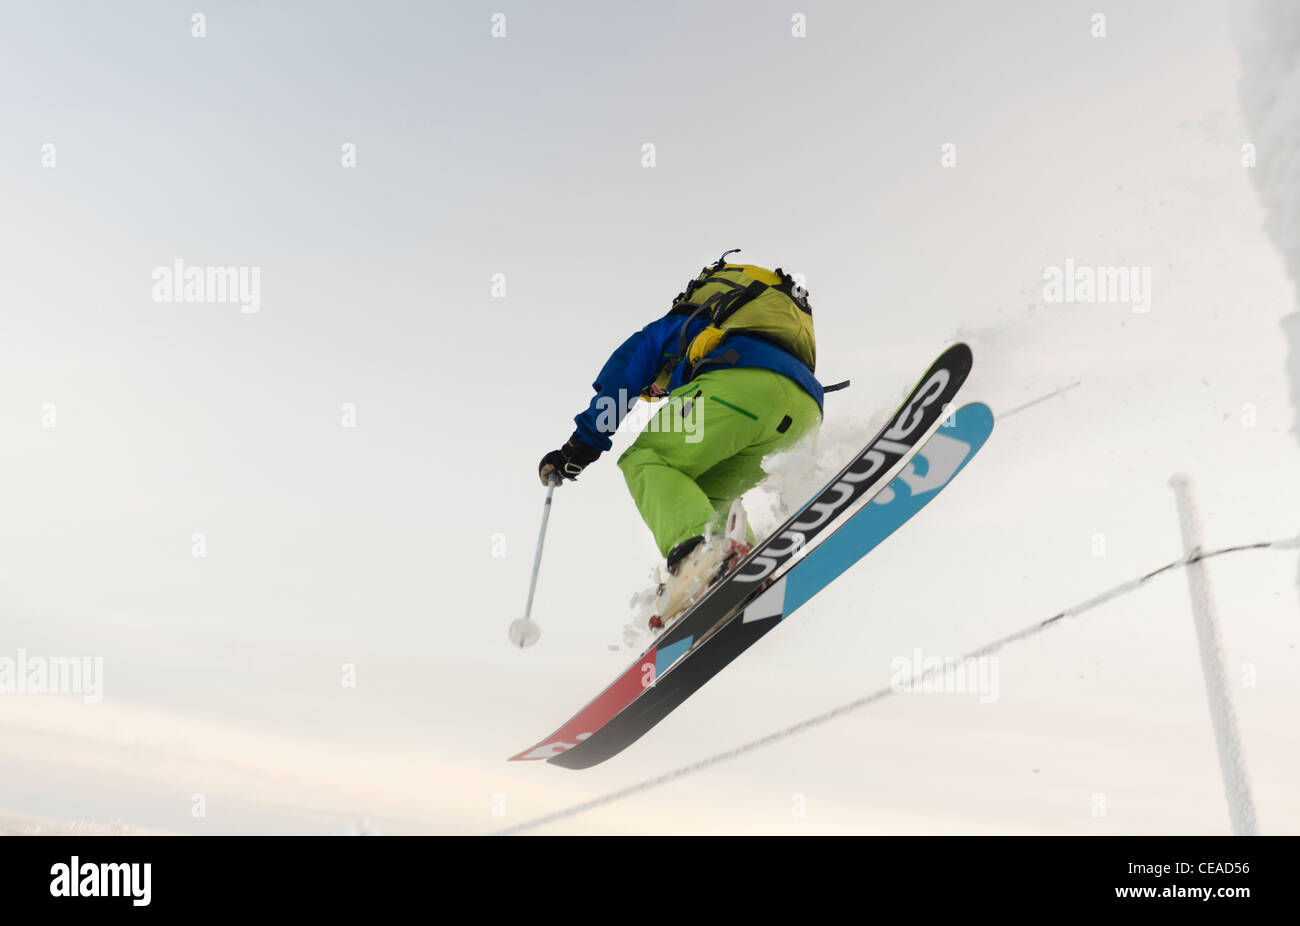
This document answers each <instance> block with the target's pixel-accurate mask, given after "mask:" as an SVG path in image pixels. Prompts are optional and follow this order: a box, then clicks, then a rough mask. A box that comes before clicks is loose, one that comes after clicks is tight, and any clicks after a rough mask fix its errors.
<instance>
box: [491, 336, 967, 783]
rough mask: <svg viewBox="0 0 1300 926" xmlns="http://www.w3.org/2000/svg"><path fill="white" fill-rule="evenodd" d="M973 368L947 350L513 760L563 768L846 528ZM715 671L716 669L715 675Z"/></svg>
mask: <svg viewBox="0 0 1300 926" xmlns="http://www.w3.org/2000/svg"><path fill="white" fill-rule="evenodd" d="M972 362H973V358H972V356H971V352H970V348H969V347H967V346H966V345H965V344H955V345H953V346H952V347H950V348H948V349H947V350H946V351H944V352H943V354H941V355H940V356H939V358H938V359H937V360H935V362H934V363H933V364H932V365H931V366H930V368H929V369H928V370H927V371H926V373H925V375H924V376H923V377H922V378H921V380H920V382H919V383H918V384H917V385H916V387H915V388H914V389H913V390H912V392H911V393H910V394H909V395H908V397H907V398H906V399H905V400H904V401H903V403H902V405H900V406H899V408H898V410H897V411H896V412H895V413H894V415H893V416H892V417H891V418H890V420H889V421H888V423H886V425H885V426H884V427H883V428H882V429H881V431H880V433H878V434H877V435H876V436H875V437H874V438H872V440H871V441H870V442H868V444H867V445H866V447H865V448H864V449H863V451H862V452H861V453H860V454H858V455H857V456H856V457H854V458H853V459H852V460H851V461H850V462H849V463H848V465H847V466H845V467H844V469H842V470H841V471H840V473H839V474H838V475H837V476H836V477H835V478H834V479H832V480H831V481H830V483H828V484H827V485H826V486H825V487H824V488H823V489H822V490H821V491H820V492H818V493H817V495H815V496H814V497H813V498H812V499H811V500H809V501H808V502H807V503H806V504H805V505H804V506H803V507H802V508H801V509H800V510H799V511H797V512H796V513H795V514H794V515H792V516H791V517H790V518H789V519H788V520H787V521H786V522H785V523H784V524H783V525H781V527H779V528H778V529H777V530H775V531H774V532H773V533H772V534H771V535H770V536H769V537H767V538H766V539H765V540H763V541H762V542H761V543H758V544H756V545H755V547H754V549H753V550H752V551H750V553H749V554H748V555H747V556H746V557H745V559H744V560H743V561H742V562H741V563H740V564H739V565H738V566H737V567H736V569H735V570H733V571H732V572H731V573H730V574H728V575H727V577H726V578H725V579H723V581H721V582H719V583H718V584H717V585H715V586H713V587H712V588H711V589H709V591H708V592H707V593H706V594H705V595H704V596H703V597H702V598H701V599H700V600H699V601H697V602H695V603H694V604H693V605H692V606H691V607H690V608H689V609H688V610H687V611H686V612H685V613H684V614H682V615H681V616H680V617H679V618H678V619H677V620H675V621H674V622H673V623H672V624H671V625H669V627H668V628H667V629H666V630H665V631H664V632H663V633H662V634H660V636H659V637H658V638H657V639H656V640H655V642H654V643H653V644H652V645H651V646H650V647H649V648H648V649H647V650H646V651H645V652H644V653H643V654H642V655H641V658H640V659H638V660H637V661H636V662H634V663H633V664H632V665H631V666H630V667H629V668H628V669H627V670H626V671H625V672H624V673H623V674H622V675H620V676H619V677H618V679H616V680H615V681H614V683H613V684H612V685H610V686H609V687H608V688H606V689H605V690H604V691H603V692H601V694H600V695H599V696H597V697H596V698H595V699H594V700H593V701H591V702H590V703H589V704H588V705H587V706H586V707H584V708H583V709H582V710H581V711H579V712H578V713H577V714H575V715H574V716H573V717H572V718H571V719H570V720H569V721H568V722H567V723H565V724H564V725H563V726H561V727H560V728H559V729H558V730H556V731H555V732H554V733H553V734H551V736H549V737H547V738H546V739H545V740H543V741H542V742H540V743H538V744H537V745H536V746H533V747H532V748H530V749H527V750H525V751H523V752H521V753H519V754H518V755H515V756H512V757H511V761H530V760H531V761H536V760H541V759H547V760H551V761H555V762H556V764H564V763H561V762H559V761H558V760H559V758H560V757H561V756H562V755H563V754H564V753H566V752H568V751H571V750H576V749H577V747H579V746H580V745H581V744H584V743H585V742H586V741H587V740H589V739H591V738H592V737H593V736H595V735H596V733H597V732H598V731H600V730H601V729H602V728H603V727H604V726H605V725H606V724H608V723H609V722H610V721H612V720H613V719H614V718H615V717H616V716H618V715H619V714H620V713H621V712H623V711H624V710H625V709H626V708H628V707H629V706H630V705H632V704H633V702H635V701H637V700H638V699H639V698H640V697H641V696H642V695H643V694H644V693H645V692H647V691H649V690H650V689H651V688H652V687H654V686H657V685H658V683H659V682H660V681H661V680H662V679H663V678H664V677H665V676H666V675H667V674H668V672H669V670H670V669H672V668H673V667H674V666H675V665H677V663H678V662H679V661H680V660H682V659H683V658H684V657H685V656H686V655H687V654H688V653H691V652H693V651H694V650H696V649H698V648H700V647H701V646H702V645H703V644H704V643H705V642H706V641H707V640H708V639H709V638H710V636H712V635H713V634H714V633H715V632H716V631H718V630H719V629H720V628H721V627H722V626H723V625H724V624H725V623H726V621H727V620H728V618H730V617H731V616H733V615H734V614H735V613H736V612H737V611H738V610H739V609H740V608H741V607H742V606H743V605H745V604H746V602H748V601H749V600H751V599H753V598H755V597H756V596H758V595H759V593H760V592H762V591H763V590H764V588H765V587H766V586H767V585H769V584H771V582H772V581H773V580H775V579H777V578H779V577H780V576H781V575H782V574H784V573H785V572H788V571H790V569H791V563H798V562H799V561H801V560H802V561H807V560H808V559H810V558H811V556H812V555H813V553H815V552H816V550H817V549H819V548H820V547H819V546H817V545H815V544H816V543H817V541H819V540H820V538H821V537H822V536H823V535H825V534H827V531H828V529H830V530H834V529H835V528H838V527H839V526H840V525H843V524H844V523H845V519H846V517H848V516H849V515H850V514H852V513H854V512H855V509H857V508H858V507H860V505H861V503H862V502H864V500H866V499H868V498H870V497H871V495H872V493H873V492H874V491H876V490H878V489H880V487H882V486H885V485H887V483H888V480H889V479H892V478H893V476H894V475H895V474H896V473H898V472H899V471H900V470H901V469H902V467H903V465H904V464H905V463H906V462H907V460H908V458H909V457H910V456H911V454H912V453H913V452H914V451H915V450H916V448H917V447H919V446H920V445H921V444H922V443H924V442H925V441H926V440H927V439H928V438H930V436H931V435H932V434H933V433H934V432H935V431H936V430H937V429H938V428H939V426H940V424H941V423H942V422H943V418H944V415H945V414H947V411H948V409H949V407H950V405H951V401H952V399H953V398H954V396H955V395H956V393H957V390H958V389H959V388H960V387H961V385H962V383H963V382H965V380H966V377H967V375H968V374H969V373H970V369H971V365H972ZM829 536H834V535H833V534H830V535H829ZM733 658H734V657H733ZM727 661H728V662H729V661H730V660H727ZM723 665H725V663H723ZM718 669H721V665H719V666H718V667H717V669H715V670H714V674H716V672H717V670H718ZM709 677H712V675H710V676H709ZM700 684H703V681H701V682H700ZM696 687H698V685H697V686H696ZM692 690H693V689H692ZM683 700H684V698H683ZM669 710H671V708H669ZM664 713H665V714H666V713H667V711H665V712H664ZM655 722H657V719H656V721H655ZM651 725H653V723H652V724H651ZM646 729H648V727H647V728H646ZM642 732H644V731H642ZM636 736H640V733H637V734H636ZM635 738H636V737H633V739H635ZM601 739H602V740H605V739H607V738H606V737H602V738H601ZM628 742H631V740H628ZM625 745H626V744H625ZM621 748H622V747H621V746H620V747H618V749H614V750H613V751H612V752H609V753H608V755H613V754H615V753H616V752H618V751H619V749H621ZM586 751H587V750H586V749H582V750H578V752H577V753H575V755H574V756H573V757H572V759H573V760H574V761H578V755H580V754H581V753H583V752H586ZM607 757H608V756H605V758H607ZM596 761H603V759H597V760H596ZM592 764H595V763H594V762H593V763H592ZM570 767H586V766H584V765H571V766H570Z"/></svg>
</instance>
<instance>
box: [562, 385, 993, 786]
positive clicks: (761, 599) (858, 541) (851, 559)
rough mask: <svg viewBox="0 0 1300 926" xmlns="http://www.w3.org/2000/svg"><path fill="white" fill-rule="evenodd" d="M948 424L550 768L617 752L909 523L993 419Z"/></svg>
mask: <svg viewBox="0 0 1300 926" xmlns="http://www.w3.org/2000/svg"><path fill="white" fill-rule="evenodd" d="M954 418H955V422H956V423H955V424H954V426H953V427H952V428H951V429H949V428H946V427H945V428H943V429H942V430H940V431H939V432H938V433H936V434H935V435H934V436H933V437H931V438H930V439H929V441H927V442H926V443H925V445H924V446H923V447H922V448H921V449H920V451H918V452H917V454H916V455H915V456H914V457H912V459H911V461H910V462H909V463H908V465H907V466H906V467H905V468H904V470H903V471H902V472H900V473H899V475H898V476H897V477H896V478H895V479H894V480H893V481H892V482H890V483H889V485H888V486H887V487H885V488H884V489H883V490H882V491H881V492H879V493H878V494H876V495H875V496H874V497H873V498H872V499H871V500H870V501H869V502H867V504H866V506H865V507H863V508H862V510H861V511H859V512H857V513H856V514H854V515H853V517H851V518H850V519H849V520H848V521H846V522H845V523H844V524H843V525H842V526H841V527H840V528H839V529H837V530H835V531H834V532H833V533H832V534H831V535H830V536H829V537H827V538H826V540H825V541H823V542H822V543H821V544H820V545H818V546H817V547H814V548H813V549H812V550H811V551H810V552H809V553H808V554H807V555H806V556H804V557H802V559H801V560H799V561H798V562H796V563H795V564H794V565H793V566H792V567H791V568H790V569H789V570H787V571H786V572H785V573H784V574H783V575H782V576H781V577H780V578H778V579H776V580H775V581H774V582H773V583H772V584H771V585H770V586H768V587H767V588H766V589H765V590H764V591H763V592H762V593H761V594H759V595H758V596H757V597H755V598H754V599H753V600H751V601H750V602H748V603H747V604H745V606H744V607H743V608H742V609H741V610H740V611H739V612H737V613H735V614H733V615H732V616H731V617H730V618H729V619H728V620H727V622H726V623H725V624H723V626H722V627H721V628H720V629H719V630H718V631H717V632H716V633H714V634H713V635H712V636H710V637H709V638H708V639H707V640H705V641H704V642H703V643H702V644H701V645H699V646H698V647H697V648H695V649H693V650H691V652H690V653H688V654H687V655H686V656H685V658H683V659H681V660H680V661H679V662H678V663H677V664H676V665H674V666H672V671H671V672H667V673H664V674H662V675H658V676H650V682H649V684H648V685H647V687H646V688H645V690H644V691H642V692H641V693H640V694H639V695H638V696H637V697H636V698H635V699H633V701H632V702H631V703H630V704H628V705H627V707H625V708H624V709H623V710H622V711H620V712H618V713H617V714H616V715H615V716H614V717H612V718H611V719H609V720H608V721H607V722H606V723H604V724H602V725H600V726H599V727H597V728H595V729H594V730H592V731H590V733H589V735H587V736H582V737H575V739H577V740H578V742H577V743H576V744H575V745H574V746H573V748H571V749H567V750H564V751H562V752H559V753H557V754H555V755H553V756H551V757H549V761H550V762H551V763H552V764H553V765H559V766H561V767H563V768H569V769H583V768H591V767H592V766H593V765H598V764H599V763H601V762H604V761H605V760H606V759H609V758H611V757H613V756H615V755H617V754H618V753H620V752H622V751H623V750H624V749H626V748H627V747H628V746H630V745H631V744H632V743H634V742H636V741H637V740H638V739H640V738H641V736H643V735H644V734H645V733H646V732H648V731H649V730H650V729H651V728H652V727H653V726H654V725H655V724H657V723H658V722H659V721H660V720H662V719H663V718H664V717H666V716H668V714H670V713H671V712H672V711H673V710H674V709H675V708H676V707H677V706H678V705H680V704H681V703H682V702H683V701H685V700H686V699H687V698H689V697H690V696H691V695H692V694H694V693H695V692H696V691H698V690H699V689H700V688H701V687H702V686H703V685H704V684H705V683H706V682H707V681H709V679H711V678H713V677H714V676H715V675H717V674H718V673H719V672H720V671H722V669H723V668H725V667H726V666H727V665H728V664H729V663H731V662H732V661H733V660H735V659H736V657H738V656H739V655H740V654H741V653H743V652H744V651H745V650H747V649H749V647H751V646H752V645H753V644H754V643H756V642H757V641H758V639H759V638H760V637H762V636H763V635H764V634H766V633H767V632H768V631H770V630H771V629H772V628H774V627H775V626H777V624H779V623H780V622H781V621H782V620H784V619H785V618H787V617H789V616H790V615H791V614H793V613H794V612H795V611H796V610H798V609H799V608H800V607H802V606H803V605H805V604H807V603H808V601H810V600H811V599H812V598H813V596H814V595H816V594H817V593H818V592H820V591H821V590H822V589H824V588H825V587H826V586H827V585H829V584H830V583H831V582H832V581H834V580H835V579H836V578H838V577H839V576H840V575H841V574H843V573H844V571H845V570H847V569H848V568H849V567H850V566H852V565H853V564H854V563H856V562H857V561H858V560H860V559H861V558H862V557H863V556H865V555H866V554H867V553H869V552H871V550H873V549H875V547H877V546H878V545H879V544H880V543H881V542H882V541H883V540H884V539H885V538H886V537H888V536H889V535H890V534H892V533H893V532H894V531H895V530H897V529H898V528H899V527H901V526H902V525H903V524H905V523H906V522H907V521H908V520H910V519H911V518H912V516H913V515H915V514H916V513H917V512H918V511H920V510H921V509H922V508H923V507H925V505H926V504H927V503H928V502H929V501H930V500H931V499H932V498H934V497H935V495H937V494H938V493H939V491H940V490H941V489H942V488H943V487H944V486H945V485H947V484H948V483H949V482H950V481H951V480H952V479H953V477H954V476H956V475H957V473H959V472H960V471H961V470H962V468H963V467H964V466H965V465H966V464H967V463H968V462H969V461H970V459H971V457H973V456H974V455H975V453H976V452H977V451H978V450H979V449H980V447H982V446H983V445H984V442H985V440H987V439H988V436H989V434H990V433H991V432H992V430H993V413H992V412H991V411H990V410H989V408H988V406H987V405H983V404H974V405H967V406H964V407H962V408H961V409H959V410H958V411H957V413H956V415H955V416H954ZM584 732H586V731H584Z"/></svg>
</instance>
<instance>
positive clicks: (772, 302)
mask: <svg viewBox="0 0 1300 926" xmlns="http://www.w3.org/2000/svg"><path fill="white" fill-rule="evenodd" d="M739 250H740V249H739V248H735V249H733V250H730V251H727V252H726V254H723V255H722V256H721V257H720V258H718V260H717V262H716V263H714V264H713V265H712V266H709V267H705V268H704V269H703V270H702V271H701V272H700V275H699V276H697V277H696V278H695V279H693V280H691V282H690V283H688V284H687V285H686V289H685V290H683V291H682V292H680V293H678V294H677V298H676V299H674V300H673V305H672V308H671V309H669V311H668V314H669V315H687V316H690V318H694V317H695V316H696V315H698V314H700V313H705V314H707V315H708V317H709V326H708V327H707V328H705V329H704V330H703V331H701V332H700V333H699V334H698V335H696V336H695V337H694V338H693V339H692V340H691V342H690V344H689V345H688V344H686V331H687V328H688V327H689V325H690V318H688V320H687V324H686V325H684V326H682V339H681V342H680V343H679V344H678V358H679V359H682V360H685V361H687V362H688V363H690V364H692V365H695V364H698V363H699V361H700V359H701V358H703V357H704V355H705V354H707V353H709V352H711V351H712V350H714V349H715V348H716V347H718V345H719V344H721V343H722V341H723V340H724V339H725V338H726V337H727V336H728V335H732V334H744V335H746V336H748V337H756V338H760V339H763V340H767V341H772V342H773V343H775V344H778V345H780V346H781V347H782V348H784V349H785V350H787V351H789V352H790V353H791V354H793V355H794V356H795V357H798V358H799V359H800V360H801V361H803V363H804V364H805V365H806V366H807V367H808V369H809V370H815V369H816V367H817V342H816V338H815V337H814V336H813V321H812V306H811V305H810V304H809V302H808V293H807V291H806V290H805V289H804V288H803V287H801V286H798V285H797V284H796V283H795V282H794V280H793V279H792V278H791V277H790V275H789V274H787V273H785V272H784V271H783V270H781V268H780V267H778V268H777V269H776V270H768V269H766V268H765V267H756V266H754V265H753V264H729V263H727V255H728V254H735V253H736V252H737V251H739ZM673 365H675V364H673ZM671 366H672V365H670V367H669V368H667V369H665V370H664V371H663V372H662V373H661V374H660V377H659V379H661V380H664V383H659V381H658V380H656V384H658V385H660V386H662V385H664V384H666V382H667V379H668V377H669V376H671V374H672V369H671ZM665 374H667V375H665Z"/></svg>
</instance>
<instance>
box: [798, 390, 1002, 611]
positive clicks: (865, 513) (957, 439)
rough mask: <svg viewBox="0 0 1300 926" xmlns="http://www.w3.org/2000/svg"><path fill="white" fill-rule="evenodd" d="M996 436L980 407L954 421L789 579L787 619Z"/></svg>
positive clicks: (963, 412) (987, 414) (964, 410)
mask: <svg viewBox="0 0 1300 926" xmlns="http://www.w3.org/2000/svg"><path fill="white" fill-rule="evenodd" d="M992 432H993V412H992V411H990V410H989V407H988V406H987V405H983V404H980V403H978V402H977V403H975V404H972V405H967V406H964V407H963V408H961V409H960V410H959V411H958V412H957V413H956V414H955V415H953V423H952V426H951V427H950V426H948V425H947V424H945V425H944V426H942V427H941V428H940V429H939V430H938V431H936V432H935V433H934V436H933V437H931V438H930V439H929V440H928V441H927V442H926V443H925V446H923V447H922V448H921V449H920V450H919V451H918V452H917V454H916V456H914V457H913V458H912V459H911V461H910V462H909V463H908V464H907V466H905V467H904V468H903V471H902V472H901V473H899V474H898V475H897V476H895V477H894V479H893V480H892V481H891V482H890V483H889V485H887V486H886V487H885V488H883V489H881V490H880V492H879V493H877V494H876V495H875V496H874V497H873V498H872V499H871V501H869V502H867V504H866V505H865V506H864V507H863V508H862V510H861V511H859V512H857V513H856V514H855V515H853V517H851V518H849V520H848V521H846V522H845V523H844V524H843V526H841V527H840V528H839V529H838V530H836V531H835V532H834V533H832V534H831V535H830V536H829V537H827V538H826V539H825V540H824V541H823V542H822V543H821V544H819V545H818V546H816V547H814V548H813V549H812V550H810V551H809V552H808V553H807V554H805V555H804V557H803V559H802V560H801V561H800V562H799V563H797V564H796V565H795V566H794V567H793V568H791V569H790V571H789V572H788V573H787V574H786V584H785V603H784V606H783V608H782V611H783V617H789V616H790V615H791V614H793V613H794V612H795V611H796V610H797V609H798V608H799V607H800V606H801V605H803V604H805V603H806V602H807V601H808V599H810V598H812V597H813V595H816V594H817V593H818V592H819V591H821V590H822V589H823V588H825V587H826V586H827V585H830V584H831V582H833V581H835V579H836V578H837V577H838V576H840V575H841V574H842V573H843V572H844V571H845V570H846V569H848V568H849V567H850V566H852V565H853V564H854V563H856V562H857V561H858V560H860V559H861V558H862V557H863V556H865V555H866V554H867V553H868V552H870V551H871V550H872V549H874V548H875V547H876V546H877V545H879V544H880V542H881V541H882V540H884V539H885V538H886V537H888V536H889V535H890V534H892V533H893V532H894V531H895V530H897V529H898V527H899V525H901V524H903V523H904V522H905V521H907V520H908V519H909V518H911V517H912V515H914V514H916V513H917V512H918V511H920V510H921V509H922V508H924V507H925V505H926V503H927V502H929V501H930V499H932V498H934V497H935V495H937V494H938V492H939V490H940V489H942V488H943V487H944V486H945V485H947V484H948V483H949V482H950V481H951V480H952V478H953V477H954V476H956V475H957V474H958V473H959V472H961V470H962V467H964V466H965V465H966V463H967V462H968V461H969V460H970V458H971V457H973V456H974V455H975V452H976V451H978V450H979V449H980V448H981V447H982V446H984V442H985V441H986V440H988V437H989V434H991V433H992Z"/></svg>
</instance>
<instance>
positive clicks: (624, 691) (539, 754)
mask: <svg viewBox="0 0 1300 926" xmlns="http://www.w3.org/2000/svg"><path fill="white" fill-rule="evenodd" d="M655 657H656V651H655V647H653V646H652V647H650V649H648V650H646V651H645V654H644V655H642V657H641V659H640V660H638V661H637V662H636V664H635V665H633V666H631V667H630V668H629V669H628V670H627V671H626V672H624V673H623V674H622V675H620V676H619V677H618V679H616V680H615V682H614V684H612V685H610V686H609V687H608V688H606V689H605V690H604V691H602V692H601V693H600V694H599V695H598V696H597V697H596V699H595V700H594V701H592V702H591V703H590V704H588V705H587V706H586V707H584V708H583V709H582V710H580V711H578V713H576V714H574V715H573V717H572V718H570V720H569V722H568V723H566V724H565V725H564V726H562V727H560V729H558V730H556V731H555V732H554V733H552V734H551V735H550V736H548V737H547V738H546V739H544V740H542V741H541V742H540V743H538V744H537V745H536V746H533V747H532V748H531V749H525V750H524V751H523V752H521V753H519V755H517V756H511V757H510V761H511V762H527V761H533V760H537V759H549V758H551V756H555V755H559V754H560V753H562V752H564V751H565V750H566V749H572V748H573V747H574V746H576V745H578V744H579V743H580V742H582V741H583V740H585V739H586V738H587V737H589V736H591V734H592V733H594V732H595V731H596V730H599V729H600V728H601V727H603V726H604V725H605V724H607V723H609V721H610V720H611V719H613V717H614V715H615V714H617V713H618V712H619V711H621V710H623V708H625V707H627V706H628V705H629V704H631V703H632V702H633V701H635V700H636V699H637V696H638V695H640V694H641V692H642V691H644V690H645V689H646V688H648V687H649V686H650V685H652V684H653V683H654V680H655Z"/></svg>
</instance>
